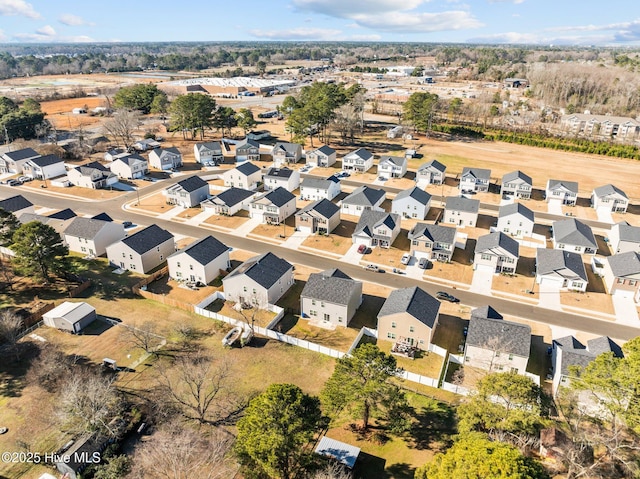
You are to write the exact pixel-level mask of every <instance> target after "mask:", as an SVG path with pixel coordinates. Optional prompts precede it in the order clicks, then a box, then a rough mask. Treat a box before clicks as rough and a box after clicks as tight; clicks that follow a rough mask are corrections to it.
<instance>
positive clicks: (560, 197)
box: [545, 180, 578, 206]
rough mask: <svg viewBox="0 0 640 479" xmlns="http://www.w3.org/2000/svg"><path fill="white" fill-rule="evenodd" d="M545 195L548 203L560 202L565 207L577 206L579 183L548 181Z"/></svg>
mask: <svg viewBox="0 0 640 479" xmlns="http://www.w3.org/2000/svg"><path fill="white" fill-rule="evenodd" d="M545 195H546V199H547V202H549V201H559V202H560V204H563V205H569V206H575V205H576V201H578V183H577V182H576V181H563V180H547V187H546V189H545Z"/></svg>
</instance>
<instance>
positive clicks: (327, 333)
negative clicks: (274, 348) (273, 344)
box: [277, 314, 360, 353]
mask: <svg viewBox="0 0 640 479" xmlns="http://www.w3.org/2000/svg"><path fill="white" fill-rule="evenodd" d="M277 329H278V330H279V331H280V332H282V333H286V334H288V335H289V336H293V337H295V338H299V339H304V340H306V341H310V342H312V343H316V344H321V345H322V346H326V347H328V348H332V349H336V350H338V351H342V352H345V353H346V352H347V351H348V350H349V348H350V347H351V345H352V344H353V342H354V341H355V339H356V337H357V336H358V333H359V332H360V330H359V329H355V328H350V327H349V328H341V327H337V328H336V329H334V330H330V329H325V328H320V327H318V326H313V325H311V324H309V320H307V319H302V318H301V317H300V316H299V315H297V314H295V315H294V314H287V315H285V317H284V318H282V320H281V321H280V322H279V323H278V325H277Z"/></svg>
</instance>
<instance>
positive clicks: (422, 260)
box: [418, 258, 433, 269]
mask: <svg viewBox="0 0 640 479" xmlns="http://www.w3.org/2000/svg"><path fill="white" fill-rule="evenodd" d="M432 266H433V263H432V262H431V261H429V260H428V259H427V258H420V261H418V268H421V269H429V268H431V267H432Z"/></svg>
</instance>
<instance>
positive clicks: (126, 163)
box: [111, 155, 149, 180]
mask: <svg viewBox="0 0 640 479" xmlns="http://www.w3.org/2000/svg"><path fill="white" fill-rule="evenodd" d="M111 173H113V174H115V175H117V176H118V178H125V179H128V180H133V179H136V178H142V177H143V176H144V175H146V174H147V173H149V163H148V162H147V160H145V159H144V158H143V157H141V156H140V155H127V156H121V157H119V158H116V159H115V160H113V161H112V162H111Z"/></svg>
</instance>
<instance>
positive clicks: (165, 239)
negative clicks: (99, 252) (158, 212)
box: [107, 224, 176, 274]
mask: <svg viewBox="0 0 640 479" xmlns="http://www.w3.org/2000/svg"><path fill="white" fill-rule="evenodd" d="M175 250H176V248H175V241H174V238H173V235H172V234H171V233H169V232H168V231H167V230H164V229H162V228H160V227H159V226H158V225H155V224H153V225H150V226H147V227H146V228H144V229H142V230H140V231H138V232H137V233H134V234H132V235H131V236H128V237H126V238H124V239H122V240H120V241H117V242H116V243H113V244H111V245H109V246H107V258H108V259H109V263H111V264H113V265H114V266H116V267H118V268H121V269H125V270H129V271H133V272H134V273H139V274H146V273H148V272H149V271H151V270H152V269H153V268H155V267H157V266H160V265H161V264H162V263H163V262H164V261H166V259H167V258H168V257H169V255H171V254H172V253H174V252H175Z"/></svg>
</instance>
